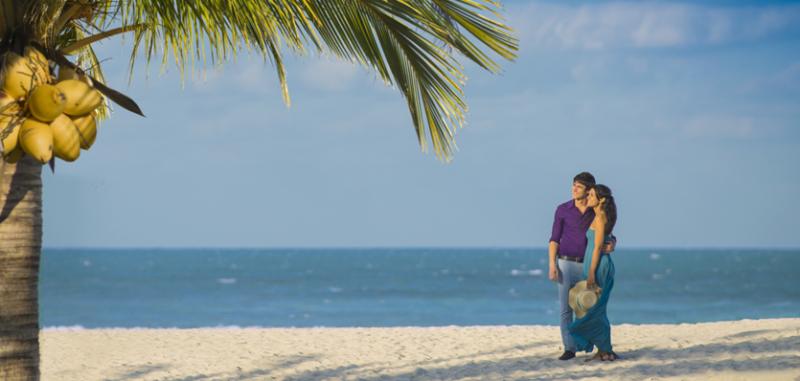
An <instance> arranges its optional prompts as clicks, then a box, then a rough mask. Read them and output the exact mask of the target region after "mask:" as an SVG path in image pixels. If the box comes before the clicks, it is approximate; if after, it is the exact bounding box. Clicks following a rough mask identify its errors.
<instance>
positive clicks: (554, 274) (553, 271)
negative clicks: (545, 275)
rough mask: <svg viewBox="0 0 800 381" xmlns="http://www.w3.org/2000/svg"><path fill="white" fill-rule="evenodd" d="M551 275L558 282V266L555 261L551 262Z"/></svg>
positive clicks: (551, 278)
mask: <svg viewBox="0 0 800 381" xmlns="http://www.w3.org/2000/svg"><path fill="white" fill-rule="evenodd" d="M549 277H550V280H552V281H553V282H558V268H556V264H555V263H551V264H550V271H549Z"/></svg>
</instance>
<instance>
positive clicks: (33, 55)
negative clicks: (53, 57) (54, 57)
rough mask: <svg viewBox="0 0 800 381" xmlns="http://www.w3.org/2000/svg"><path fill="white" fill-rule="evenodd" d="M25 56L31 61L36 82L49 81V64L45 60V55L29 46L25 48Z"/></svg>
mask: <svg viewBox="0 0 800 381" xmlns="http://www.w3.org/2000/svg"><path fill="white" fill-rule="evenodd" d="M24 56H25V58H27V59H28V61H30V62H31V64H33V66H34V73H35V74H36V78H37V79H38V83H49V82H50V64H49V63H48V61H47V57H45V56H44V54H42V52H40V51H38V50H36V48H33V47H31V46H29V47H27V48H25V54H24Z"/></svg>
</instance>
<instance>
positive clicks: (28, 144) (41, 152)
mask: <svg viewBox="0 0 800 381" xmlns="http://www.w3.org/2000/svg"><path fill="white" fill-rule="evenodd" d="M19 144H20V146H22V149H23V150H24V151H25V152H26V153H28V154H29V155H31V156H33V158H34V159H36V160H38V161H39V162H40V163H42V164H44V163H47V162H48V161H50V159H52V158H53V131H52V130H51V129H50V126H49V125H48V124H46V123H43V122H40V121H38V120H36V119H33V118H27V119H25V121H23V122H22V127H20V129H19Z"/></svg>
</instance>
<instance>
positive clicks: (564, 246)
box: [550, 200, 594, 258]
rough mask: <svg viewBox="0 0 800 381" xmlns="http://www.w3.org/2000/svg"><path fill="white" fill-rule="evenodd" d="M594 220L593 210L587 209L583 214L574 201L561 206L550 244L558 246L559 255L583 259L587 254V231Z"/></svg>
mask: <svg viewBox="0 0 800 381" xmlns="http://www.w3.org/2000/svg"><path fill="white" fill-rule="evenodd" d="M592 220H594V210H592V208H587V209H586V212H585V213H583V214H581V211H580V210H578V208H577V207H576V206H575V201H574V200H569V201H567V202H565V203H563V204H561V205H559V206H558V208H556V216H555V218H554V219H553V233H552V234H551V235H550V242H555V243H557V244H558V252H557V254H558V255H566V256H570V257H578V258H583V256H584V254H585V253H586V231H587V230H589V226H591V225H592Z"/></svg>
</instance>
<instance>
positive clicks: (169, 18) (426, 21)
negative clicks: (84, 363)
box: [0, 0, 517, 380]
mask: <svg viewBox="0 0 800 381" xmlns="http://www.w3.org/2000/svg"><path fill="white" fill-rule="evenodd" d="M499 9H500V4H499V3H498V2H496V1H494V0H197V1H194V0H193V1H181V0H0V13H1V14H2V15H0V54H2V55H3V57H4V58H5V57H7V56H10V53H12V52H13V53H15V54H23V53H24V52H25V49H26V48H27V47H34V48H35V49H37V50H38V51H40V52H41V53H43V54H44V56H45V57H46V59H47V60H46V61H47V62H46V65H47V66H49V67H48V70H49V71H50V72H53V71H55V70H56V69H58V70H66V69H72V71H73V72H74V73H76V74H77V75H79V76H80V78H82V79H84V80H85V81H86V82H87V83H89V84H91V85H92V86H93V87H94V88H96V89H97V90H99V91H100V92H101V93H102V94H103V95H104V96H105V100H106V104H105V105H104V106H101V107H99V108H98V109H97V110H95V111H94V116H96V117H97V118H98V119H102V118H105V117H107V116H108V115H109V112H108V111H109V110H108V107H107V106H108V100H110V101H112V102H114V103H116V104H117V105H119V106H120V107H122V108H124V109H127V110H129V111H132V112H135V113H139V114H141V110H139V107H138V106H137V105H136V103H135V102H134V101H133V100H131V99H130V98H128V97H126V96H125V95H123V94H122V93H120V92H117V91H115V90H113V89H111V88H109V87H107V86H106V84H105V80H104V78H103V73H102V64H101V61H100V60H99V59H98V57H97V56H96V55H95V52H94V50H93V49H92V44H93V43H94V42H97V41H100V40H102V39H106V38H109V37H112V36H116V35H120V34H128V35H132V43H133V48H132V52H131V56H130V65H131V76H132V73H133V65H134V62H135V61H136V59H140V58H141V57H143V58H144V59H145V61H146V62H148V63H149V62H150V61H151V59H152V58H157V57H161V58H162V60H161V62H162V65H165V64H167V63H168V62H167V61H168V57H170V56H171V57H173V58H174V63H175V64H176V66H177V67H178V68H179V69H180V70H181V73H182V74H183V73H184V72H185V69H190V70H191V69H194V67H195V65H198V64H199V65H207V64H217V63H221V62H224V61H225V60H226V59H228V58H231V57H233V56H236V55H237V54H239V53H240V52H242V51H243V50H247V51H255V52H258V53H260V54H261V55H262V57H263V58H264V60H265V61H266V60H268V61H270V62H271V63H272V65H273V66H274V67H275V69H276V71H277V76H278V78H279V79H280V87H281V92H282V94H283V98H284V101H285V102H286V103H287V105H288V104H290V98H289V91H288V87H287V85H286V79H285V68H284V65H283V50H289V51H291V52H292V53H296V54H306V53H307V52H308V51H311V52H314V53H320V54H332V55H335V56H337V57H339V58H341V59H345V60H349V61H351V62H354V63H358V64H360V65H362V66H365V67H367V68H370V69H372V70H374V72H375V73H376V74H377V76H379V77H380V78H381V79H383V80H384V81H385V83H386V84H387V85H390V86H394V87H396V88H397V89H398V90H399V91H400V92H401V93H402V95H403V96H404V97H405V99H406V101H407V103H408V110H409V112H410V114H411V121H412V124H413V126H414V128H415V131H416V134H417V138H418V141H419V144H420V145H421V148H422V150H423V151H425V150H426V149H427V146H428V144H432V146H433V150H434V152H435V153H436V155H437V157H438V158H440V159H442V160H449V158H450V157H451V155H452V153H453V150H454V148H455V146H454V133H455V130H456V129H457V128H458V127H460V126H461V125H462V123H463V121H464V115H465V112H466V108H467V106H466V104H465V102H464V100H463V93H462V86H463V84H464V81H465V77H464V75H463V73H462V72H463V68H462V66H461V65H460V64H459V62H458V61H457V60H456V57H457V55H460V56H463V57H464V58H466V59H468V60H470V61H472V62H474V63H476V64H477V65H479V66H480V67H482V68H484V69H486V70H488V71H490V72H494V73H496V72H498V71H499V70H500V67H499V65H498V64H497V63H496V62H495V60H493V59H492V58H491V57H490V56H489V54H491V52H494V53H493V54H495V55H497V56H499V57H502V58H504V59H508V60H512V59H514V58H515V52H516V50H517V40H516V38H515V37H514V36H513V33H512V30H511V29H510V28H509V27H508V26H506V25H504V24H503V22H502V20H501V16H500V14H499ZM0 64H2V67H3V69H4V70H3V75H5V74H7V73H5V72H6V70H5V69H6V68H7V67H8V63H7V62H6V60H5V59H3V60H2V61H0ZM45 82H47V80H45ZM0 83H3V82H2V81H0ZM0 111H2V110H0ZM27 113H28V111H27V110H26V107H25V105H24V104H20V105H19V107H18V111H15V115H14V116H15V117H16V119H17V120H21V119H23V118H25V117H26V116H28V114H27ZM12 119H15V118H11V119H9V120H12ZM0 120H2V119H0ZM3 124H5V125H3ZM17 124H18V123H17ZM14 127H16V125H15V122H8V123H2V124H0V131H2V132H3V135H2V137H3V138H5V137H6V136H7V135H8V134H9V133H10V131H12V129H13V128H14ZM426 135H427V136H426ZM32 156H33V155H25V156H23V157H22V158H21V159H19V160H18V161H16V162H14V161H15V160H12V159H8V161H9V163H6V160H0V165H2V167H0V174H2V178H0V181H1V182H0V205H2V209H0V378H2V379H3V380H14V379H24V380H28V379H38V377H39V370H38V367H39V343H38V335H39V323H38V301H37V277H38V271H39V257H40V252H41V235H42V197H41V192H42V182H41V170H42V165H41V163H40V162H38V161H36V160H35V159H34V158H33V157H32ZM11 162H14V163H11ZM50 164H51V166H52V165H54V163H53V162H52V161H51V162H50Z"/></svg>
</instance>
